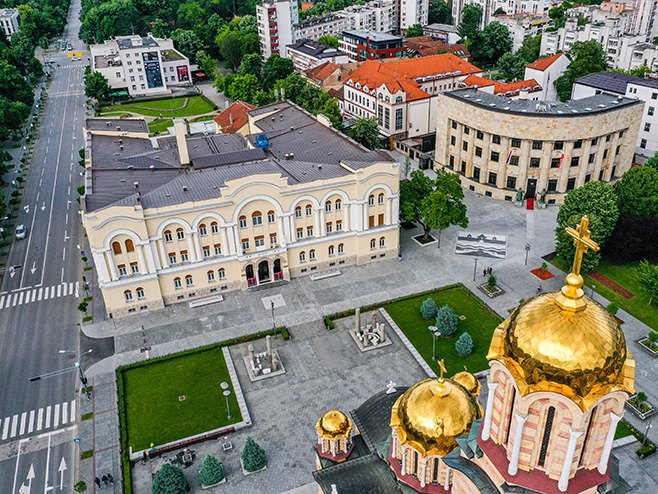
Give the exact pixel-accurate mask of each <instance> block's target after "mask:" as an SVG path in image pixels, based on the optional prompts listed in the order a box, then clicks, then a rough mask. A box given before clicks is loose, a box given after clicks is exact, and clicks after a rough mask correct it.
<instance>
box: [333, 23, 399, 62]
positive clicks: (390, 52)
mask: <svg viewBox="0 0 658 494" xmlns="http://www.w3.org/2000/svg"><path fill="white" fill-rule="evenodd" d="M339 47H340V49H341V51H343V52H345V53H347V54H348V55H349V57H350V60H353V61H357V62H362V61H364V60H379V59H382V58H396V57H398V58H399V57H403V56H404V54H405V51H406V49H405V47H404V38H402V36H394V35H392V34H385V33H377V32H374V31H360V30H355V31H344V32H343V37H342V39H341V40H340V44H339Z"/></svg>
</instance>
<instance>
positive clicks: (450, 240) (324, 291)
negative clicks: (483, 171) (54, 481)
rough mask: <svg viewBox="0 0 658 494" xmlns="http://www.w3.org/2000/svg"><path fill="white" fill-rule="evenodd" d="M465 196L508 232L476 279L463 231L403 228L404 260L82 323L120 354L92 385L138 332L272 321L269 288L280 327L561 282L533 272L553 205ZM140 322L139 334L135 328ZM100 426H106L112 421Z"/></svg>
mask: <svg viewBox="0 0 658 494" xmlns="http://www.w3.org/2000/svg"><path fill="white" fill-rule="evenodd" d="M466 203H467V204H468V207H469V217H470V220H471V224H470V225H469V227H468V228H467V229H466V230H468V231H471V232H482V233H492V234H497V235H507V245H508V248H507V258H506V259H504V260H495V259H487V258H481V259H479V263H478V264H477V269H476V270H475V281H473V275H474V268H475V260H474V258H473V257H469V256H459V255H455V254H454V248H455V241H456V236H457V232H458V231H459V230H462V229H461V228H449V229H447V230H446V231H444V232H442V235H441V248H440V249H437V247H436V244H433V245H429V246H427V247H420V246H418V244H416V243H415V242H414V241H413V240H412V239H411V237H412V235H417V234H419V233H421V229H420V228H415V229H413V230H410V231H405V230H403V229H402V230H401V253H402V256H403V260H402V261H401V262H400V261H398V260H390V261H387V262H378V263H375V264H370V265H366V266H359V267H348V268H342V267H341V272H342V275H341V276H338V277H334V278H329V279H325V280H321V281H316V282H313V281H311V280H310V279H309V278H308V277H304V278H298V279H295V280H293V281H292V282H291V283H288V284H286V285H282V286H279V287H276V288H272V289H270V290H262V291H256V292H232V293H228V294H225V300H224V301H223V302H221V303H218V304H213V305H211V306H205V307H200V308H197V309H189V308H188V307H187V305H186V304H178V305H175V306H170V307H167V308H165V309H163V310H161V311H157V312H154V313H149V314H145V315H135V316H134V317H129V318H124V319H117V320H109V321H102V322H99V323H96V324H93V325H89V326H85V327H84V332H85V333H86V334H87V335H89V336H93V337H106V336H115V347H116V351H117V355H115V356H113V357H111V358H108V359H105V360H104V361H102V362H99V363H98V364H96V365H94V366H93V367H92V368H91V369H89V370H88V375H89V376H91V377H92V378H93V379H94V382H95V383H96V382H98V383H108V382H109V381H111V380H113V379H114V369H115V368H116V367H117V366H119V365H122V364H124V363H127V362H132V361H137V360H141V359H143V358H144V356H143V354H141V353H140V351H139V348H140V347H142V346H143V345H144V342H145V341H144V338H145V339H146V344H147V345H148V346H151V347H152V349H151V352H150V353H151V357H157V356H160V355H165V354H168V353H172V352H176V351H180V350H184V349H187V348H193V347H197V346H200V345H205V344H209V343H212V342H217V341H222V340H225V339H227V338H230V337H235V336H238V335H244V334H248V333H253V332H256V331H259V330H262V329H264V328H268V327H271V325H272V319H271V311H270V309H269V307H268V308H265V306H264V304H263V302H262V300H261V299H262V298H263V297H268V296H272V295H275V294H281V295H282V296H283V299H284V300H285V302H286V306H285V307H281V308H277V309H276V311H275V320H276V324H277V325H286V326H290V327H292V326H299V325H303V324H308V323H311V322H313V321H317V320H319V319H321V317H322V316H323V315H325V314H330V313H334V312H338V311H342V310H346V309H351V308H354V307H356V306H361V305H366V304H371V303H376V302H381V301H385V300H389V299H393V298H396V297H400V296H403V295H407V294H413V293H417V292H421V291H424V290H429V289H432V288H438V287H441V286H444V285H448V284H452V283H463V284H464V285H465V286H466V287H468V288H469V289H470V290H471V291H472V292H473V293H475V294H476V295H477V296H478V297H480V298H481V299H482V300H484V301H485V303H487V304H488V305H489V306H490V307H491V308H492V309H493V310H495V311H496V312H497V313H498V314H500V315H501V316H502V317H508V316H509V311H510V310H511V309H513V308H515V307H516V306H517V305H518V303H519V300H520V299H525V298H528V297H530V296H532V295H534V294H535V293H536V290H537V287H538V286H539V285H540V284H541V285H542V287H543V289H544V291H550V290H558V289H560V288H561V286H562V285H563V283H564V274H563V273H560V272H559V271H557V269H556V268H553V267H551V268H550V270H551V271H552V272H553V273H554V274H555V275H556V276H555V277H554V278H552V279H551V280H547V281H542V280H540V279H539V278H537V277H535V276H534V275H533V274H532V273H530V270H531V269H534V268H537V267H539V266H540V265H541V263H542V262H543V259H541V256H544V255H546V254H548V253H550V252H552V251H553V250H554V247H553V246H554V228H555V218H556V215H557V211H558V209H557V208H548V209H546V210H541V211H526V210H524V209H519V208H517V207H515V206H514V205H512V204H509V203H504V202H500V201H491V200H489V199H488V198H484V197H479V196H477V195H475V194H473V193H471V192H468V191H466ZM526 243H529V244H531V250H530V253H529V258H528V265H527V266H525V265H524V259H525V254H526V253H525V248H524V246H525V244H526ZM487 266H492V268H493V274H494V275H496V277H497V279H498V285H499V286H501V287H502V288H503V289H504V290H505V294H503V295H501V296H499V297H496V298H494V299H488V298H487V297H486V296H485V295H484V294H483V293H482V292H481V291H480V290H478V289H477V285H478V284H480V283H483V282H484V281H486V280H485V278H483V275H482V269H483V268H485V267H487ZM595 300H596V301H597V302H599V303H602V304H603V305H607V301H605V300H603V299H602V298H601V297H600V296H598V295H596V296H595ZM618 316H619V317H620V318H621V319H623V320H624V321H626V323H625V324H624V325H623V326H622V328H623V329H624V331H625V333H626V337H627V342H628V347H629V350H630V351H631V352H633V353H634V356H635V358H636V363H637V374H636V386H637V387H638V388H639V389H642V390H644V391H646V392H647V394H648V395H649V399H650V400H651V401H653V402H654V403H656V402H658V392H657V391H656V389H655V387H654V386H651V380H652V379H653V376H655V375H656V372H657V371H658V363H657V362H656V361H655V360H652V359H651V357H649V356H648V355H647V354H646V353H644V352H641V351H636V350H635V348H636V345H637V344H636V343H634V341H635V340H637V339H638V338H639V337H640V336H643V335H646V333H647V331H648V328H647V326H646V325H644V324H642V323H641V322H639V321H637V320H636V319H635V318H633V317H631V316H630V315H628V314H625V313H622V312H620V313H619V314H618ZM142 325H143V326H144V332H142V331H141V326H142ZM143 335H144V336H143ZM114 416H115V425H114V427H117V425H116V414H114ZM627 418H628V419H629V421H630V422H631V423H633V424H634V425H635V426H636V427H639V428H641V429H642V430H643V429H644V427H643V425H642V424H641V423H640V422H639V421H637V422H636V420H635V419H634V417H631V416H630V414H627ZM105 426H108V427H109V424H104V425H103V427H105ZM644 426H646V424H645V425H644ZM656 429H658V428H654V429H653V430H652V432H651V433H650V435H649V437H650V438H652V439H653V440H654V441H658V430H656ZM83 440H84V439H83ZM95 440H96V448H99V449H100V450H103V453H105V450H106V448H111V447H112V440H113V438H112V437H110V438H104V437H102V436H99V435H98V434H96V436H95ZM626 448H631V446H627V447H626ZM82 449H83V450H84V449H85V448H82ZM108 451H109V450H108ZM633 451H634V450H633ZM115 454H116V457H115V459H114V460H113V461H114V464H117V465H118V461H119V460H118V449H117V450H116V452H115ZM633 456H634V455H627V456H625V457H624V458H623V463H622V472H623V471H624V468H625V467H626V466H628V465H630V462H632V461H633ZM95 459H96V465H97V468H106V467H102V466H101V465H103V463H102V462H106V461H107V460H106V459H105V457H104V456H101V457H98V458H96V457H95ZM636 461H639V460H636ZM650 464H651V465H653V467H654V468H655V467H656V466H657V465H658V458H657V457H656V456H654V457H651V458H649V459H647V460H643V463H642V468H643V469H646V468H649V466H650Z"/></svg>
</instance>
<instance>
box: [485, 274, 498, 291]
mask: <svg viewBox="0 0 658 494" xmlns="http://www.w3.org/2000/svg"><path fill="white" fill-rule="evenodd" d="M496 281H498V280H496V277H495V276H494V275H492V274H490V275H489V278H487V288H488V289H489V291H490V292H493V291H494V290H495V289H496Z"/></svg>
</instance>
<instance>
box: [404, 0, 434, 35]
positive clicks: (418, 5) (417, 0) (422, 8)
mask: <svg viewBox="0 0 658 494" xmlns="http://www.w3.org/2000/svg"><path fill="white" fill-rule="evenodd" d="M429 5H430V2H429V0H400V22H399V26H400V31H402V32H406V31H407V29H409V28H410V27H411V26H413V25H415V24H420V25H421V26H425V25H426V24H427V19H428V14H429Z"/></svg>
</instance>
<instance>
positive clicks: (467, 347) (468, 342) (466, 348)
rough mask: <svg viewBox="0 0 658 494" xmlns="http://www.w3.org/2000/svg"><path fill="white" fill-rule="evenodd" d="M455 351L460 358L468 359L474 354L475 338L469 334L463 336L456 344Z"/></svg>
mask: <svg viewBox="0 0 658 494" xmlns="http://www.w3.org/2000/svg"><path fill="white" fill-rule="evenodd" d="M455 350H456V351H457V355H459V356H460V357H467V356H469V355H470V354H471V353H473V338H472V337H471V335H470V334H468V333H462V335H461V336H460V337H459V338H458V339H457V341H456V342H455Z"/></svg>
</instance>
